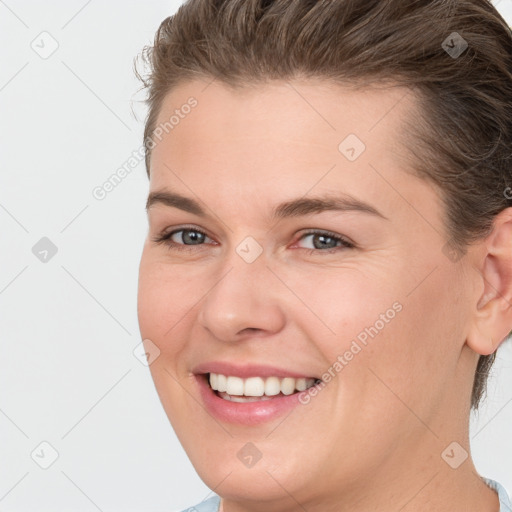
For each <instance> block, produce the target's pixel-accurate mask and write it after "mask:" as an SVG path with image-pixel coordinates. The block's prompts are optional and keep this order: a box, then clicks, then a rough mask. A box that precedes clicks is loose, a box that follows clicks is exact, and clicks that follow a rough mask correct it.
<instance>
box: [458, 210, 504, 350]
mask: <svg viewBox="0 0 512 512" xmlns="http://www.w3.org/2000/svg"><path fill="white" fill-rule="evenodd" d="M480 245H481V248H482V249H483V250H482V252H480V251H477V252H478V254H479V262H478V263H477V265H476V266H475V268H474V270H475V275H474V277H475V279H477V280H478V281H479V282H478V283H477V285H478V286H477V287H476V288H475V289H478V290H480V292H479V293H478V295H476V296H475V301H474V307H473V312H472V321H471V327H470V330H469V332H468V336H467V341H466V342H467V344H468V346H469V347H470V348H472V349H473V350H474V351H475V352H477V353H478V354H481V355H489V354H492V353H493V352H495V351H496V350H497V349H498V347H499V346H500V345H501V343H502V342H503V341H504V340H505V339H506V338H507V337H508V335H509V334H510V331H511V330H512V208H507V209H505V210H503V211H502V212H501V213H500V214H499V215H497V216H496V218H495V219H494V223H493V230H492V232H491V233H490V234H489V235H488V236H487V237H486V238H485V240H483V241H482V242H481V243H480ZM482 288H483V291H482Z"/></svg>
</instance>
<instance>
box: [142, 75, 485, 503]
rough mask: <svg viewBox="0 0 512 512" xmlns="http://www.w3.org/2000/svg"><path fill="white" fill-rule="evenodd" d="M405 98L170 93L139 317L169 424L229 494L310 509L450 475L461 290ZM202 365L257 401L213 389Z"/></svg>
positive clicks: (459, 381)
mask: <svg viewBox="0 0 512 512" xmlns="http://www.w3.org/2000/svg"><path fill="white" fill-rule="evenodd" d="M411 94H412V93H408V94H406V91H405V89H401V88H395V89H393V90H390V89H388V90H376V89H374V90H369V89H368V90H362V89H361V90H358V91H348V90H345V89H342V88H340V87H335V86H333V85H328V84H327V83H326V82H313V81H309V82H298V81H295V82H290V83H284V82H273V83H272V84H268V85H265V86H263V85H261V86H257V87H254V88H251V89H248V88H245V89H242V90H238V91H234V90H231V89H228V88H227V87H225V86H223V85H221V84H219V83H218V82H216V81H214V82H212V83H210V84H209V85H208V84H207V83H206V82H200V81H195V82H190V83H186V84H182V85H180V86H179V87H178V88H176V89H174V90H173V91H171V93H169V95H168V96H167V98H166V101H165V103H164V105H163V108H162V110H161V112H160V115H159V119H158V123H157V124H158V125H159V126H160V128H159V129H157V134H158V135H157V136H156V137H153V140H154V142H156V145H155V147H154V149H153V152H152V157H151V178H150V201H149V207H148V216H149V234H148V238H147V240H146V243H145V246H144V251H143V255H142V261H141V264H140V281H139V297H138V300H139V322H140V329H141V334H142V338H143V339H145V340H146V341H145V343H146V347H147V349H148V352H149V353H150V354H152V355H150V362H151V360H153V359H154V361H153V362H151V364H150V370H151V373H152V377H153V379H154V382H155V385H156V389H157V391H158V394H159V396H160V399H161V401H162V404H163V406H164V408H165V411H166V413H167V415H168V417H169V420H170V421H171V423H172V425H173V427H174V429H175V431H176V434H177V435H178V437H179V439H180V441H181V443H182V444H183V446H184V448H185V450H186V452H187V453H188V455H189V457H190V459H191V461H192V463H193V465H194V466H195V468H196V470H197V471H198V473H199V475H200V476H201V477H202V479H203V480H204V481H205V482H206V483H207V485H208V486H210V487H211V488H212V489H214V490H215V492H217V493H218V494H221V495H222V496H224V497H227V498H232V499H239V498H240V499H242V498H243V499H244V500H250V499H254V500H257V501H258V502H259V503H262V502H263V501H265V500H268V501H269V503H270V501H272V500H276V501H279V500H282V502H283V503H285V502H287V503H293V501H290V500H294V501H297V502H299V503H301V504H305V503H308V502H309V503H313V502H314V501H315V499H316V498H317V497H319V496H323V497H325V496H329V495H332V496H335V495H336V493H339V494H344V496H345V498H347V499H348V497H349V496H350V494H349V492H354V493H355V494H357V493H358V492H359V491H358V490H360V489H362V488H364V487H365V486H366V485H368V484H369V482H371V485H372V486H376V485H382V486H383V488H384V485H386V483H391V482H395V486H396V482H397V481H399V482H401V483H400V485H404V482H413V481H416V480H418V481H422V482H423V483H424V484H426V483H427V480H428V479H430V478H431V477H432V475H433V474H434V473H435V472H436V471H440V472H443V473H444V472H447V473H446V474H448V472H450V471H453V469H452V468H451V467H449V466H448V464H446V463H445V462H444V460H443V459H442V457H441V454H442V452H443V450H444V449H445V448H446V447H447V446H448V445H449V444H450V443H451V442H453V441H458V442H459V443H460V444H463V443H464V441H465V437H464V436H465V430H464V428H465V425H463V426H462V427H461V425H460V424H459V421H460V420H459V419H458V418H460V417H462V418H464V417H465V416H464V413H465V412H467V411H468V409H467V408H469V394H470V391H471V379H472V372H473V369H474V367H473V364H476V354H475V353H474V352H472V351H470V349H469V348H468V347H467V346H466V345H465V343H464V342H465V329H466V327H465V326H466V325H467V320H468V318H467V317H468V313H467V311H468V310H469V308H468V298H467V297H468V296H469V290H468V286H469V285H468V284H466V281H465V280H464V279H463V276H464V272H461V268H462V265H463V264H464V263H463V260H461V261H459V262H454V261H453V258H452V257H451V253H450V252H449V251H448V250H446V246H445V241H446V239H445V237H444V233H445V231H444V228H443V222H442V218H441V215H442V206H441V202H440V199H439V197H438V194H437V193H436V191H435V189H434V188H433V187H432V186H431V185H430V184H429V183H427V182H426V181H423V180H420V179H418V178H416V177H414V176H413V175H412V174H410V173H409V172H408V171H409V170H410V169H409V168H408V164H407V163H406V159H405V158H404V155H405V148H404V146H403V144H405V140H404V134H403V132H402V124H401V123H402V122H403V121H404V120H405V119H406V118H407V116H409V115H411V114H412V112H413V107H414V98H412V96H411ZM191 97H192V99H191ZM166 122H167V125H165V126H164V128H163V129H162V126H163V125H164V123H166ZM171 194H174V195H176V194H177V195H179V196H183V197H184V198H186V199H180V200H178V199H177V198H176V197H175V196H172V195H171ZM328 200H330V203H329V201H328ZM321 201H326V203H325V204H323V203H322V202H321ZM171 232H173V234H171ZM165 235H170V237H168V238H167V240H162V241H160V242H157V241H156V240H157V239H158V238H163V237H165ZM209 373H215V374H221V375H224V376H225V377H231V378H228V379H227V381H228V382H227V383H225V382H224V381H225V380H226V379H224V378H223V377H217V378H216V380H217V385H220V386H223V385H225V386H226V385H227V386H229V389H227V388H225V389H227V391H228V393H229V392H231V394H232V395H239V394H241V393H242V392H243V391H242V389H245V391H246V392H247V393H248V394H254V395H256V398H252V401H251V402H243V403H242V402H239V401H230V400H227V399H226V398H229V397H227V396H226V393H223V394H222V396H223V397H224V398H221V396H219V393H216V392H214V391H213V390H212V389H211V388H210V387H209V385H208V382H207V375H206V374H209ZM249 377H256V378H252V379H250V380H241V379H248V378H249ZM258 377H259V378H258ZM272 377H274V378H272ZM275 377H278V379H277V380H276V379H275ZM292 377H296V378H299V377H303V378H307V379H321V381H322V382H320V383H319V384H317V385H316V386H315V387H314V388H313V389H310V390H309V391H303V392H300V393H299V392H296V393H293V394H283V391H284V392H285V393H289V392H291V390H292V389H293V387H294V386H296V387H298V388H299V389H301V386H304V380H291V378H292ZM214 378H215V377H214ZM282 378H287V380H286V381H284V383H282V382H281V379H282ZM223 382H224V383H223ZM276 382H277V385H278V386H279V385H280V384H282V386H283V387H282V388H279V387H278V388H275V389H274V390H272V387H273V385H274V386H275V385H276ZM305 382H306V384H310V383H311V382H312V380H306V381H305ZM265 385H266V386H267V388H266V389H267V391H268V392H269V393H273V392H274V393H275V392H277V390H280V391H281V392H280V394H279V395H272V396H273V398H270V399H267V400H263V399H262V398H261V396H260V397H258V396H257V395H261V390H262V388H263V389H265ZM244 386H245V388H244ZM287 386H291V387H290V390H288V389H287ZM221 389H222V388H221ZM464 396H467V397H468V400H467V403H466V402H465V401H464V399H461V397H464ZM235 400H238V399H237V398H235ZM459 412H460V414H459ZM453 418H455V419H453ZM419 488H420V487H418V489H419ZM349 489H350V491H348V490H349ZM360 498H361V496H360V495H359V498H358V499H360Z"/></svg>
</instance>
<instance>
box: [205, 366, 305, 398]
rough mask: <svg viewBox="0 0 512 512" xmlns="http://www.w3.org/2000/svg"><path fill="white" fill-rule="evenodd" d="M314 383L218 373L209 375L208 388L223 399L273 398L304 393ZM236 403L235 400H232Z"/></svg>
mask: <svg viewBox="0 0 512 512" xmlns="http://www.w3.org/2000/svg"><path fill="white" fill-rule="evenodd" d="M314 383H315V379H306V378H300V379H295V378H293V377H285V378H282V379H281V378H279V377H267V378H262V377H249V378H247V379H242V378H240V377H234V376H232V375H229V376H226V375H222V374H220V373H210V386H211V388H212V389H213V390H215V391H219V394H221V396H222V397H223V398H225V397H226V396H225V395H229V396H230V397H233V396H240V397H241V396H247V397H263V396H275V395H278V394H279V393H282V394H283V395H291V394H293V393H294V392H295V391H304V390H306V389H308V388H310V387H311V386H313V385H314ZM233 401H236V400H233Z"/></svg>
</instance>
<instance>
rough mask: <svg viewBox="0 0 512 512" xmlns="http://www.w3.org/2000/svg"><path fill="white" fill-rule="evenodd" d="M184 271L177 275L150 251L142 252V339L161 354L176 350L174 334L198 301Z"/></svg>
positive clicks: (139, 297) (139, 285)
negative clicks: (145, 339)
mask: <svg viewBox="0 0 512 512" xmlns="http://www.w3.org/2000/svg"><path fill="white" fill-rule="evenodd" d="M191 282H193V281H192V280H191V278H190V276H188V275H187V274H186V272H181V273H180V272H177V271H176V269H173V268H170V266H169V265H168V264H165V263H162V262H161V261H159V260H158V259H157V258H155V257H153V256H152V255H151V254H149V252H148V253H147V254H145V253H143V255H142V259H141V263H140V267H139V284H138V298H137V312H138V320H139V327H140V331H141V335H142V337H143V338H149V339H151V340H152V341H154V343H156V344H157V345H158V347H159V348H160V350H161V351H164V352H166V351H169V350H174V351H176V350H179V348H180V347H178V346H177V345H176V343H170V341H171V340H173V341H176V340H177V338H178V337H177V336H176V333H177V332H178V331H179V329H180V328H181V324H182V323H183V321H184V320H185V321H186V317H187V315H188V314H189V313H190V312H191V310H192V308H193V307H194V305H195V304H196V303H197V302H198V298H199V297H200V296H201V294H199V293H198V290H194V289H193V287H192V286H191Z"/></svg>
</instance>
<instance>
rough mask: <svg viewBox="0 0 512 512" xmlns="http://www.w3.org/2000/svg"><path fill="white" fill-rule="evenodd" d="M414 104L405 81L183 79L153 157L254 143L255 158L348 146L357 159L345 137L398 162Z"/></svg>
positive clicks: (161, 120) (159, 125) (170, 97)
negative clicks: (234, 83) (231, 83)
mask: <svg viewBox="0 0 512 512" xmlns="http://www.w3.org/2000/svg"><path fill="white" fill-rule="evenodd" d="M415 110H416V102H415V98H414V96H413V94H412V92H411V91H410V90H408V89H405V88H403V87H389V86H388V87H384V86H373V87H371V88H370V87H366V88H359V89H354V88H348V87H342V86H340V85H336V84H332V83H329V82H327V81H322V80H311V79H310V80H307V81H272V82H269V83H265V84H258V85H252V86H250V87H240V88H232V87H228V86H226V85H224V84H223V83H221V82H219V81H217V80H213V81H210V82H206V81H191V82H185V83H182V84H180V85H179V86H177V87H175V88H174V89H173V90H171V91H170V92H169V93H168V94H167V96H166V97H165V99H164V102H163V104H162V107H161V109H160V112H159V115H158V117H157V122H156V130H157V136H156V137H155V136H154V137H153V140H154V142H155V144H156V145H155V147H154V149H153V151H152V158H154V159H158V158H159V157H160V156H163V155H162V154H166V153H167V154H168V153H169V151H170V150H171V148H172V151H173V154H174V155H175V156H176V157H178V156H185V152H187V151H189V153H194V152H195V154H196V155H197V156H200V154H201V153H202V154H204V153H208V152H209V151H211V152H213V153H215V152H217V153H218V152H219V150H221V149H226V148H229V152H230V157H231V159H232V158H233V157H234V156H235V155H236V154H237V153H243V152H245V151H247V150H250V151H251V154H252V156H253V157H255V158H263V156H264V154H267V155H269V156H272V155H273V156H277V155H279V156H280V157H284V158H286V154H288V155H289V156H290V157H291V156H292V155H294V157H295V160H299V159H300V158H301V157H302V158H306V159H307V158H308V157H312V156H313V157H314V159H315V161H318V158H322V155H323V157H324V158H323V159H324V160H331V161H332V159H333V158H336V159H337V158H338V157H339V156H340V154H341V155H343V150H348V151H349V152H348V153H346V154H345V156H348V157H349V159H348V160H347V161H353V160H351V159H350V157H352V158H353V157H354V155H353V154H351V153H350V152H351V149H350V147H347V148H344V146H343V144H342V143H343V142H344V141H346V144H345V146H353V145H354V144H356V147H355V152H356V155H355V156H356V157H357V154H358V153H362V152H363V151H364V152H365V153H366V155H368V154H371V156H373V157H375V156H377V155H378V157H379V159H380V158H386V157H387V156H391V155H393V156H394V160H395V163H397V160H398V159H400V158H401V157H402V156H403V155H404V154H405V151H404V150H405V140H404V136H405V133H404V121H408V120H409V119H410V116H411V112H413V111H415ZM351 143H352V144H351ZM340 144H341V146H340ZM192 149H194V150H195V151H191V150H192ZM237 149H238V150H237ZM352 153H353V152H352ZM218 156H219V157H220V155H218ZM352 167H356V165H352Z"/></svg>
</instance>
